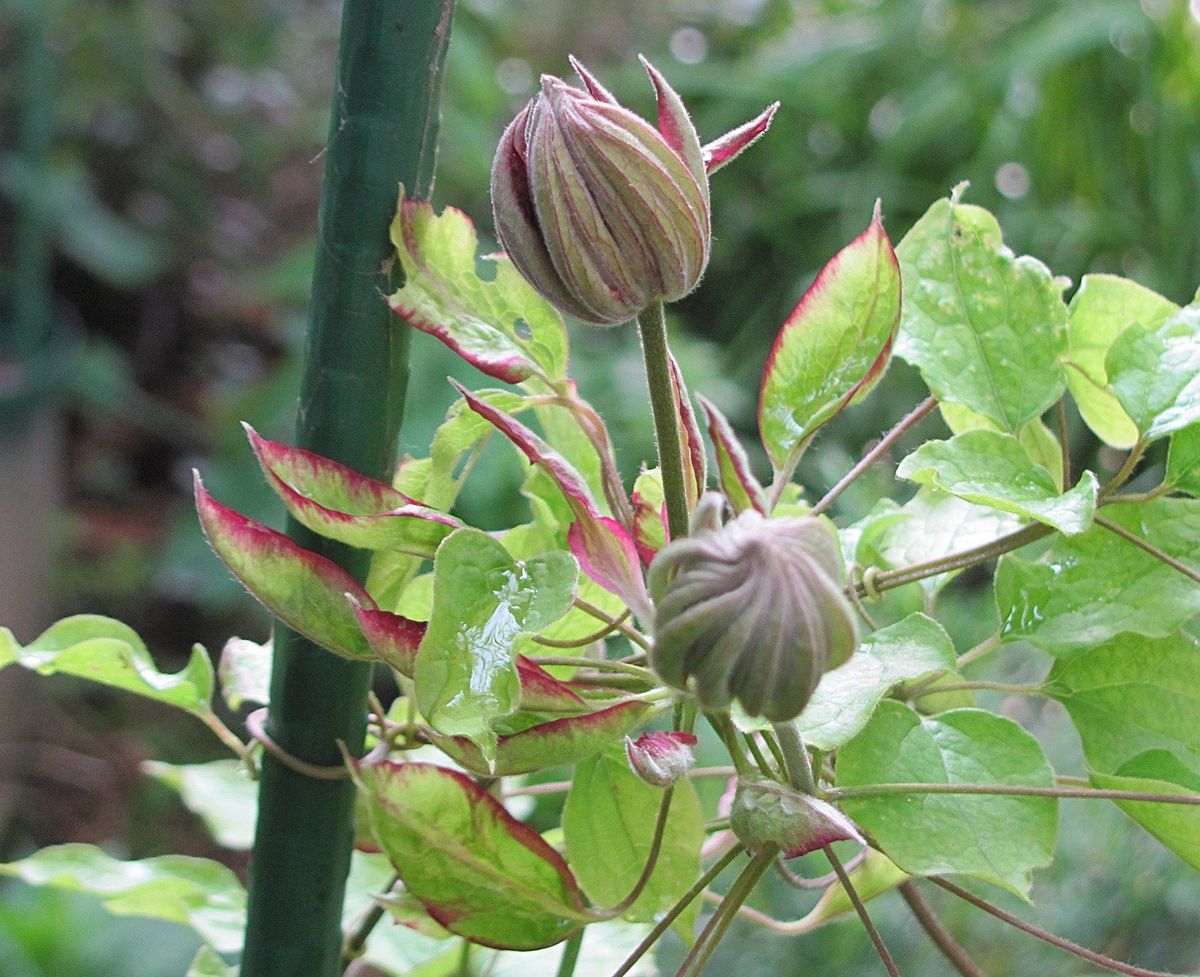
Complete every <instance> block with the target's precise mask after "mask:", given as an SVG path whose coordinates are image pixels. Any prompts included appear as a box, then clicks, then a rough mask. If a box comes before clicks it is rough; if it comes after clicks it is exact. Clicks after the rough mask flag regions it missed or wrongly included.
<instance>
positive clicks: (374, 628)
mask: <svg viewBox="0 0 1200 977" xmlns="http://www.w3.org/2000/svg"><path fill="white" fill-rule="evenodd" d="M350 606H351V607H352V608H353V610H354V614H355V616H356V617H357V618H358V623H359V626H360V627H361V628H362V632H363V636H364V637H365V638H366V639H367V643H368V644H369V645H370V646H371V650H372V651H373V652H375V654H376V655H377V656H378V657H379V659H380V660H381V661H383V662H385V663H386V664H388V665H390V666H391V667H392V668H394V669H395V670H396V671H398V672H399V673H400V674H401V675H407V676H408V677H409V678H412V677H413V671H414V669H415V668H416V664H417V649H418V648H419V647H420V645H421V640H422V639H423V638H424V637H425V632H426V630H427V629H428V625H427V623H426V622H425V621H412V620H410V619H408V618H407V617H402V616H401V615H399V614H392V613H390V612H389V611H380V610H375V609H372V608H367V607H362V606H361V605H359V603H358V602H357V601H356V600H354V598H350Z"/></svg>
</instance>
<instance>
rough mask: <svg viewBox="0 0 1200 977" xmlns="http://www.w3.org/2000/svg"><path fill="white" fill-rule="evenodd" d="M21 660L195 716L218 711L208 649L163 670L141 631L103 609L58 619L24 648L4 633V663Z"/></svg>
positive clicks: (0, 655) (0, 638) (0, 657)
mask: <svg viewBox="0 0 1200 977" xmlns="http://www.w3.org/2000/svg"><path fill="white" fill-rule="evenodd" d="M5 659H7V660H8V661H12V662H16V663H18V664H20V665H23V666H24V667H25V668H28V669H29V670H30V671H34V672H37V673H38V674H39V675H55V674H60V675H73V676H75V677H77V678H84V679H88V680H89V681H92V682H99V683H100V684H101V685H110V686H112V687H113V688H117V689H121V690H122V691H125V692H133V693H135V694H136V695H140V696H145V697H146V698H148V699H154V700H155V701H156V702H162V703H165V704H166V705H169V706H175V707H176V708H178V709H183V710H185V711H187V712H190V713H192V714H193V715H198V716H207V715H209V714H210V713H211V712H212V707H211V702H212V694H213V668H212V662H210V661H209V658H208V653H207V652H206V651H205V650H204V649H203V648H202V647H201V646H200V645H195V646H193V648H192V654H191V657H190V658H189V659H188V663H187V665H186V666H185V667H184V668H183V669H182V670H180V671H178V672H176V673H174V674H170V673H163V672H160V671H159V670H158V668H157V667H156V666H155V664H154V660H153V659H152V658H151V657H150V652H149V651H147V650H146V646H145V644H144V643H143V642H142V639H141V638H140V637H138V635H137V632H135V631H134V630H133V629H132V628H130V627H128V626H127V625H125V624H122V623H121V622H120V621H114V620H113V619H112V618H109V617H101V616H100V615H98V614H77V615H75V616H74V617H67V618H63V620H61V621H58V622H56V623H55V624H52V625H51V626H50V627H49V628H47V629H46V630H45V631H44V632H42V634H40V635H39V636H38V637H36V638H34V640H33V641H31V642H30V643H29V644H27V645H25V646H24V647H22V646H20V645H18V644H17V643H16V641H15V639H13V637H12V634H11V632H9V631H7V630H4V631H3V633H2V634H0V662H3V661H4V660H5Z"/></svg>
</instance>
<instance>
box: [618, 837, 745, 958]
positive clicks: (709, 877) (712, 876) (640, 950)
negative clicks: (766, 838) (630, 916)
mask: <svg viewBox="0 0 1200 977" xmlns="http://www.w3.org/2000/svg"><path fill="white" fill-rule="evenodd" d="M743 851H745V849H744V848H742V846H741V845H735V846H734V847H733V848H730V849H729V851H727V852H726V853H725V854H724V855H722V856H721V857H720V858H718V859H717V860H716V862H714V863H713V865H712V867H711V868H710V869H709V870H708V871H707V872H705V873H704V874H703V875H702V876H700V878H698V879H697V880H696V882H695V884H694V885H693V886H692V887H691V888H690V889H688V891H687V892H685V893H684V894H683V895H682V896H680V897H679V900H678V901H677V902H676V903H675V905H673V906H672V907H671V908H670V909H668V910H667V912H666V915H664V916H663V918H662V919H660V920H659V921H658V922H657V923H656V924H655V926H654V929H652V930H651V931H650V932H649V933H647V934H646V936H645V939H643V940H642V942H641V943H639V944H638V945H637V946H636V947H634V948H633V952H631V953H630V954H629V956H628V957H626V958H625V961H624V962H623V963H622V964H621V966H619V967H618V968H617V969H616V970H614V971H613V974H612V977H625V974H627V973H629V971H630V970H632V969H633V967H634V964H636V963H637V962H638V961H639V960H641V959H642V957H643V956H644V955H645V953H646V951H647V950H649V949H650V947H652V946H654V944H655V943H657V942H658V938H659V937H660V936H662V935H663V933H665V932H666V931H667V929H668V928H669V927H670V926H671V924H672V923H674V922H675V920H676V919H678V918H679V914H680V913H682V912H683V911H684V910H685V909H687V907H688V906H690V905H691V904H692V902H693V900H695V898H696V896H698V895H700V893H701V892H703V891H704V890H705V889H707V888H708V887H709V886H710V885H712V883H713V882H714V881H716V878H717V876H718V875H720V874H721V873H722V872H724V871H725V869H726V868H728V867H729V866H730V865H731V864H732V863H733V860H734V859H735V858H737V857H738V856H739V855H740V854H741V853H742V852H743Z"/></svg>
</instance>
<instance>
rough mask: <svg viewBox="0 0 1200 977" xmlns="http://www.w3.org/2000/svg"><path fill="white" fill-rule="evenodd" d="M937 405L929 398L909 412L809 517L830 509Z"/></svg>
mask: <svg viewBox="0 0 1200 977" xmlns="http://www.w3.org/2000/svg"><path fill="white" fill-rule="evenodd" d="M937 403H938V401H937V398H936V397H927V398H926V399H925V400H923V401H921V403H919V404H918V405H917V406H916V407H914V408H913V409H912V410H911V411H909V413H908V414H906V415H905V416H904V417H902V418H901V419H900V420H899V421H898V422H897V423H896V426H895V427H893V428H892V429H891V430H890V431H888V433H887V434H885V435H884V436H883V437H882V438H881V439H880V440H879V443H878V444H877V445H875V447H873V448H872V449H871V450H870V451H868V452H867V453H866V454H865V455H863V456H862V458H861V459H859V461H858V464H856V465H855V466H854V467H853V468H851V469H850V471H848V472H846V474H845V475H843V476H842V479H841V481H839V482H838V483H837V484H836V485H835V486H834V487H833V488H831V489H830V490H829V491H828V492H826V493H825V495H824V497H823V498H822V499H821V501H819V502H818V503H817V504H816V505H814V506H813V507H812V509H811V510H810V512H809V515H813V516H818V515H820V514H821V513H822V512H824V511H825V510H826V509H828V508H829V507H830V506H831V505H832V504H833V503H834V501H835V500H836V499H837V498H838V496H840V495H841V494H842V493H843V492H845V491H846V489H848V488H849V487H850V486H851V485H853V484H854V482H855V481H856V480H857V479H858V478H860V477H861V476H862V474H863V473H864V472H865V471H867V469H869V468H870V467H871V466H872V465H874V464H875V462H877V461H878V460H879V459H880V458H882V457H883V456H884V455H885V454H887V453H888V451H889V450H890V449H891V447H892V445H894V444H895V443H896V442H897V441H898V440H900V438H901V437H903V436H904V434H905V433H906V432H907V431H909V430H910V429H911V428H913V427H915V426H916V425H917V423H919V422H920V421H921V420H923V419H924V418H925V416H926V415H927V414H928V413H929V412H930V411H932V410H933V409H934V408H935V407H936V406H937Z"/></svg>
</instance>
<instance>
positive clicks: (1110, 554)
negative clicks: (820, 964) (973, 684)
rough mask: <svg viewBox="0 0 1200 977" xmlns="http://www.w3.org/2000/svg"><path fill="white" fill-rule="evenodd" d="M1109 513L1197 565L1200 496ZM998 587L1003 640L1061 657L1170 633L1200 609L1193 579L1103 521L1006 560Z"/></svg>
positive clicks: (998, 574)
mask: <svg viewBox="0 0 1200 977" xmlns="http://www.w3.org/2000/svg"><path fill="white" fill-rule="evenodd" d="M1104 517H1105V518H1106V519H1108V520H1110V521H1111V522H1113V523H1116V524H1117V525H1118V526H1121V527H1123V528H1124V529H1126V530H1128V531H1129V532H1131V533H1133V534H1135V535H1137V536H1138V537H1140V538H1142V539H1145V540H1146V541H1147V542H1148V543H1150V544H1151V545H1153V546H1156V547H1158V548H1159V549H1161V550H1163V551H1164V552H1165V553H1167V554H1168V555H1170V556H1172V557H1174V558H1176V559H1178V560H1182V561H1184V562H1185V563H1187V562H1190V563H1192V564H1193V565H1194V564H1195V559H1196V553H1197V552H1200V502H1198V501H1196V500H1195V499H1155V500H1153V501H1151V502H1144V503H1120V504H1114V505H1107V506H1105V507H1104ZM995 589H996V607H997V609H998V610H999V614H1000V633H1001V635H1002V636H1003V638H1004V640H1005V641H1028V642H1030V643H1031V644H1033V645H1036V646H1037V647H1039V648H1041V649H1042V650H1043V651H1046V652H1048V653H1049V654H1051V655H1054V656H1056V657H1059V658H1067V657H1071V656H1072V655H1076V654H1079V653H1081V652H1084V651H1086V650H1087V649H1089V648H1091V647H1093V646H1095V645H1097V644H1100V643H1102V642H1105V641H1107V640H1108V639H1109V638H1111V637H1113V636H1114V635H1117V634H1120V633H1121V632H1122V631H1134V632H1137V633H1138V634H1145V635H1151V636H1159V637H1161V636H1164V635H1168V634H1170V633H1171V632H1173V631H1174V630H1175V629H1176V628H1177V627H1179V626H1180V625H1181V624H1183V623H1184V622H1186V621H1188V620H1189V619H1190V618H1191V617H1192V615H1194V614H1195V613H1196V612H1197V611H1200V587H1197V586H1196V584H1195V582H1194V581H1192V580H1189V579H1188V578H1187V577H1186V576H1184V575H1183V574H1181V573H1180V572H1179V571H1178V570H1175V569H1173V568H1172V567H1170V566H1168V565H1167V564H1165V563H1163V562H1161V561H1160V560H1158V559H1156V558H1155V557H1154V556H1152V555H1151V554H1149V553H1146V552H1145V551H1143V550H1141V549H1139V548H1138V547H1136V546H1134V545H1133V544H1132V543H1130V542H1129V541H1128V540H1125V539H1122V538H1121V537H1120V536H1118V535H1116V534H1115V533H1113V532H1111V531H1110V530H1108V529H1105V528H1104V527H1102V526H1093V527H1092V528H1091V529H1089V530H1088V531H1087V532H1085V533H1081V534H1080V535H1078V536H1073V537H1071V538H1069V539H1066V538H1058V539H1056V540H1055V541H1054V542H1053V544H1052V545H1051V546H1050V548H1049V549H1048V550H1046V552H1045V553H1043V554H1042V556H1041V557H1039V558H1038V559H1036V560H1025V559H1022V558H1021V557H1019V556H1017V555H1015V554H1011V553H1010V554H1009V555H1007V556H1005V557H1002V558H1001V560H1000V565H999V566H998V567H997V568H996V579H995Z"/></svg>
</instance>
